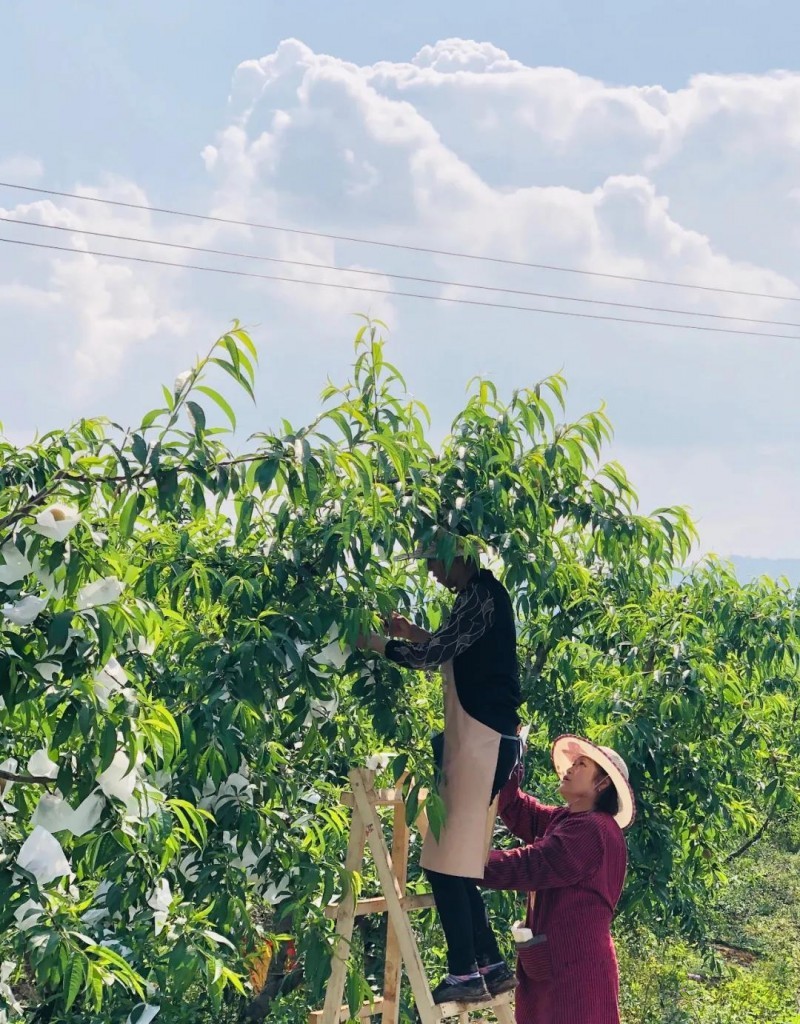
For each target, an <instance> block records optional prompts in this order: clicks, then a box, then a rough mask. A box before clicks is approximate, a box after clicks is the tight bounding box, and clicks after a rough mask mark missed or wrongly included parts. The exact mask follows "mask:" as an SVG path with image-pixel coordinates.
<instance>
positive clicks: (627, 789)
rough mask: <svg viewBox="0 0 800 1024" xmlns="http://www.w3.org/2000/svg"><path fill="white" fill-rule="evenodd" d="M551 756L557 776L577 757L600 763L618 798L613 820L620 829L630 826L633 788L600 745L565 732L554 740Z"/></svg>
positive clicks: (634, 800)
mask: <svg viewBox="0 0 800 1024" xmlns="http://www.w3.org/2000/svg"><path fill="white" fill-rule="evenodd" d="M551 757H552V759H553V767H554V768H555V770H556V773H557V774H558V776H559V778H561V777H563V775H564V774H565V773H566V772H567V771H568V769H569V768H570V767H571V765H572V764H573V762H574V761H576V760H577V758H579V757H588V758H589V760H590V761H594V762H595V764H598V765H600V767H601V768H602V769H603V771H604V772H606V774H607V775H608V777H609V778H610V779H611V781H612V783H613V785H614V789H616V791H617V797H618V798H619V810H618V811H617V813H616V814H615V815H614V821H616V823H617V824H618V825H619V827H620V828H622V829H626V828H630V827H631V825H632V824H633V823H634V821H635V820H636V798H635V796H634V793H633V788H632V786H631V784H630V782H628V780H627V779H626V778H625V776H624V775H623V774H622V772H621V771H620V770H619V768H617V766H616V765H615V764H614V762H613V761H612V760H611V759H610V758H609V757H608V755H607V754H605V753H604V752H603V751H602V750H601V749H600V747H598V746H597V745H596V744H594V743H591V742H590V741H589V740H585V739H583V737H581V736H573V735H571V734H570V733H566V734H565V735H563V736H559V737H558V738H557V739H556V740H555V741H554V743H553V749H552V751H551Z"/></svg>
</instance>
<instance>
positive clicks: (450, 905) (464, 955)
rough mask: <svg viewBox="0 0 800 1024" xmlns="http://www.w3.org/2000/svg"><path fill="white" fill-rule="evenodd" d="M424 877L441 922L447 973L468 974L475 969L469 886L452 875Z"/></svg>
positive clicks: (426, 872)
mask: <svg viewBox="0 0 800 1024" xmlns="http://www.w3.org/2000/svg"><path fill="white" fill-rule="evenodd" d="M425 874H426V876H427V878H428V881H429V882H430V885H431V890H432V892H433V898H434V901H435V902H436V910H437V911H438V913H439V920H440V921H441V922H442V930H443V931H444V937H445V941H446V943H447V967H448V970H449V971H450V973H451V974H472V973H473V972H474V971H476V970H477V969H478V967H477V963H476V960H475V940H474V937H473V935H474V933H473V923H472V905H471V901H470V894H469V891H468V887H469V885H470V884H472V883H470V882H468V881H467V879H465V878H458V877H456V876H455V875H442V874H440V873H439V872H438V871H428V870H426V871H425ZM476 892H477V890H476ZM478 899H480V895H478ZM481 902H482V901H481Z"/></svg>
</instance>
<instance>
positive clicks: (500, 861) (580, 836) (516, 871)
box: [483, 813, 605, 892]
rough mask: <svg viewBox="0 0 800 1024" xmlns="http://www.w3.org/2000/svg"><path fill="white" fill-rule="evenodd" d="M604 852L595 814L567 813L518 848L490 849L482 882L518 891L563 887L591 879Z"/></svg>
mask: <svg viewBox="0 0 800 1024" xmlns="http://www.w3.org/2000/svg"><path fill="white" fill-rule="evenodd" d="M604 855H605V837H604V834H603V828H602V825H601V823H600V822H599V821H598V820H597V818H596V816H595V814H593V813H589V814H568V815H566V816H565V817H564V819H563V820H562V821H560V822H559V823H558V824H557V825H556V826H555V827H554V828H553V830H552V831H551V832H550V833H549V834H548V835H547V836H545V837H544V839H539V840H537V841H536V842H535V843H533V844H531V845H529V846H522V847H520V848H519V849H517V850H492V852H491V853H490V854H489V863H488V864H487V865H486V870H485V872H484V876H483V884H484V885H485V886H486V888H487V889H513V890H516V891H517V892H532V891H534V890H537V889H560V888H565V887H566V886H570V885H577V884H578V883H579V882H584V881H586V880H587V879H589V878H591V877H592V875H593V874H595V872H596V871H597V869H598V868H599V867H600V865H601V864H602V862H603V857H604Z"/></svg>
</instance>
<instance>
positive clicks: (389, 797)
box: [339, 789, 428, 807]
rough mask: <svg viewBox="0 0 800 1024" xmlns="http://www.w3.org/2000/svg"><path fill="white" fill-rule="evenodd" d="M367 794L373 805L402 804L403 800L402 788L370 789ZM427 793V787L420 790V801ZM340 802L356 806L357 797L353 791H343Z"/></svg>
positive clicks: (346, 805)
mask: <svg viewBox="0 0 800 1024" xmlns="http://www.w3.org/2000/svg"><path fill="white" fill-rule="evenodd" d="M367 795H368V797H369V800H370V803H371V804H372V805H373V807H383V806H388V805H389V804H401V803H402V802H403V790H402V789H368V790H367ZM427 795H428V791H427V789H421V790H420V791H419V800H420V803H421V802H422V801H423V800H424V799H425V797H426V796H427ZM339 802H340V803H341V804H343V805H344V806H345V807H354V806H355V797H354V796H353V794H352V793H342V795H341V796H340V797H339Z"/></svg>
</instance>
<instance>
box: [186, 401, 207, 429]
mask: <svg viewBox="0 0 800 1024" xmlns="http://www.w3.org/2000/svg"><path fill="white" fill-rule="evenodd" d="M186 408H187V409H188V410H189V412H190V413H191V414H192V419H193V420H194V432H195V433H196V434H197V435H198V436H199V435H200V434H202V433H203V431H204V430H205V429H206V414H205V412H203V407H202V406H200V405H198V404H197V402H192V401H191V400H187V402H186Z"/></svg>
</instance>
